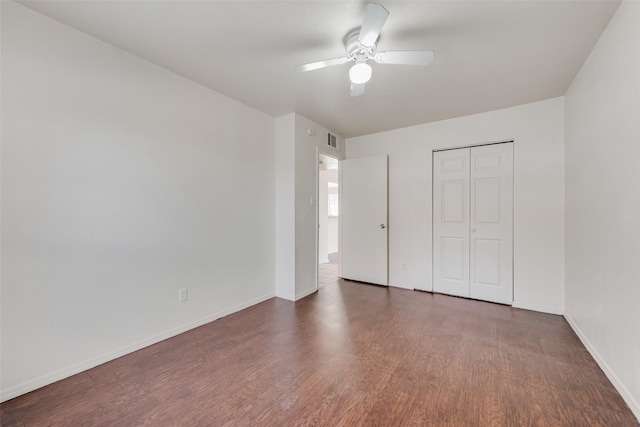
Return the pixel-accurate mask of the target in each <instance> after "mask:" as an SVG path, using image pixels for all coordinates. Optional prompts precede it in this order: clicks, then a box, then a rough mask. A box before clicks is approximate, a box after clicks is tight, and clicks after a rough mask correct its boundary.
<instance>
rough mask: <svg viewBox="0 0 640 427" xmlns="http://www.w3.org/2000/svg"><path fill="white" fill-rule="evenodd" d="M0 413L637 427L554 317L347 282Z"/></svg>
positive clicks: (201, 332) (249, 314)
mask: <svg viewBox="0 0 640 427" xmlns="http://www.w3.org/2000/svg"><path fill="white" fill-rule="evenodd" d="M0 409H1V411H2V425H6V426H9V425H25V426H45V425H55V426H58V425H70V426H83V425H86V426H113V425H117V426H133V425H151V426H187V425H188V426H191V425H203V426H298V425H313V426H429V425H433V426H616V427H619V426H632V425H637V422H636V420H635V418H634V416H633V414H632V413H631V411H630V410H629V409H628V408H627V407H626V405H625V403H624V401H623V400H622V398H621V397H620V395H619V394H618V393H617V392H616V390H615V389H614V388H613V386H612V385H611V384H610V382H609V381H608V380H607V379H606V377H605V376H604V374H603V373H602V371H601V370H600V369H599V368H598V366H597V365H596V363H595V362H594V360H593V359H592V358H591V357H590V355H589V354H588V352H587V351H586V350H585V348H584V347H583V346H582V344H581V343H580V341H579V340H578V338H577V337H576V335H575V334H574V333H573V332H572V330H571V329H570V327H569V325H568V324H567V323H566V321H565V320H564V319H563V318H562V317H560V316H553V315H546V314H540V313H534V312H530V311H525V310H518V309H512V308H510V307H505V306H501V305H496V304H490V303H483V302H478V301H471V300H464V299H459V298H453V297H447V296H442V295H432V294H428V293H421V292H413V291H407V290H401V289H393V288H389V289H387V288H383V287H376V286H370V285H364V284H357V283H353V282H347V281H337V282H334V283H333V284H328V285H326V286H325V287H323V288H322V289H321V290H320V291H319V292H318V293H316V294H314V295H312V296H310V297H307V298H305V299H303V300H301V301H298V302H296V303H292V302H289V301H284V300H280V299H272V300H269V301H267V302H264V303H262V304H259V305H256V306H254V307H251V308H249V309H247V310H244V311H242V312H240V313H236V314H233V315H231V316H228V317H225V318H223V319H220V320H217V321H215V322H213V323H210V324H208V325H205V326H202V327H200V328H197V329H195V330H192V331H190V332H187V333H185V334H182V335H180V336H177V337H175V338H172V339H169V340H166V341H163V342H161V343H159V344H156V345H154V346H151V347H148V348H146V349H143V350H141V351H138V352H136V353H133V354H131V355H128V356H125V357H122V358H120V359H117V360H114V361H112V362H109V363H107V364H104V365H101V366H99V367H96V368H94V369H91V370H89V371H86V372H84V373H81V374H78V375H75V376H73V377H71V378H68V379H66V380H63V381H60V382H58V383H55V384H52V385H50V386H48V387H45V388H42V389H40V390H37V391H35V392H32V393H29V394H27V395H24V396H21V397H18V398H16V399H13V400H11V401H8V402H5V403H4V404H2V405H1V406H0Z"/></svg>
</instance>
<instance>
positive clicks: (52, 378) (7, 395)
mask: <svg viewBox="0 0 640 427" xmlns="http://www.w3.org/2000/svg"><path fill="white" fill-rule="evenodd" d="M274 296H275V294H274V293H269V294H267V295H264V296H262V297H259V298H255V299H253V300H250V301H247V302H244V303H242V304H238V305H236V306H234V307H231V308H228V309H226V310H221V311H219V312H217V313H213V314H211V315H209V316H206V317H204V318H202V319H198V320H196V321H194V322H190V323H187V324H185V325H182V326H179V327H177V328H173V329H170V330H168V331H166V332H162V333H160V334H157V335H154V336H152V337H149V338H147V339H144V340H141V341H138V342H136V343H133V344H131V345H127V346H125V347H122V348H119V349H117V350H114V351H110V352H108V353H105V354H102V355H100V356H97V357H93V358H91V359H88V360H85V361H83V362H80V363H76V364H74V365H72V366H69V367H67V368H64V369H60V370H58V371H55V372H52V373H50V374H46V375H43V376H41V377H38V378H34V379H32V380H29V381H25V382H24V383H22V384H18V385H16V386H14V387H11V388H9V389H7V390H2V391H0V402H4V401H7V400H9V399H13V398H14V397H18V396H20V395H22V394H25V393H29V392H30V391H33V390H37V389H39V388H41V387H44V386H46V385H49V384H52V383H54V382H56V381H60V380H62V379H65V378H68V377H70V376H72V375H76V374H79V373H80V372H84V371H86V370H88V369H91V368H94V367H96V366H98V365H102V364H103V363H106V362H109V361H111V360H114V359H117V358H118V357H122V356H125V355H127V354H130V353H133V352H134V351H138V350H141V349H143V348H145V347H148V346H150V345H153V344H156V343H159V342H160V341H164V340H166V339H167V338H171V337H174V336H176V335H180V334H181V333H184V332H186V331H188V330H191V329H194V328H197V327H199V326H202V325H205V324H207V323H210V322H213V321H214V320H217V319H220V318H221V317H225V316H228V315H230V314H233V313H236V312H238V311H240V310H244V309H245V308H248V307H251V306H252V305H256V304H259V303H261V302H264V301H266V300H268V299H271V298H273V297H274Z"/></svg>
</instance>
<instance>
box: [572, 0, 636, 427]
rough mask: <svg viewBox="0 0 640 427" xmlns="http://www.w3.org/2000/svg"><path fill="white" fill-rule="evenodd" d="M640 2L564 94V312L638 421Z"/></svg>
mask: <svg viewBox="0 0 640 427" xmlns="http://www.w3.org/2000/svg"><path fill="white" fill-rule="evenodd" d="M639 22H640V3H637V2H624V3H622V4H621V6H620V8H619V9H618V11H617V12H616V14H615V15H614V16H613V18H612V19H611V21H610V23H609V26H608V27H607V29H606V30H605V32H604V33H603V34H602V36H601V38H600V40H599V41H598V43H597V44H596V46H595V47H594V49H593V51H592V52H591V55H590V56H589V58H588V60H587V61H586V62H585V64H584V65H583V67H582V69H581V70H580V72H579V73H578V75H577V77H576V79H575V80H574V82H573V83H572V85H571V87H570V88H569V90H568V92H567V94H566V110H565V116H566V313H565V316H566V317H567V319H568V320H569V321H570V323H571V324H572V326H573V327H574V329H575V330H576V332H577V333H578V335H579V336H580V338H581V339H582V340H583V342H584V343H585V345H586V346H587V348H588V349H589V350H590V351H591V353H592V354H593V356H594V358H595V359H596V360H597V361H598V362H599V364H600V366H601V367H602V368H603V370H604V371H605V372H606V373H607V375H608V376H609V378H610V379H611V380H612V382H613V383H614V384H615V385H616V387H617V388H618V390H619V391H620V393H621V394H622V396H623V397H624V398H625V400H626V401H627V403H628V404H629V406H630V407H631V409H632V410H633V411H634V413H635V415H636V417H638V418H639V419H640V222H639V221H640V120H639V119H640V26H639V25H638V23H639Z"/></svg>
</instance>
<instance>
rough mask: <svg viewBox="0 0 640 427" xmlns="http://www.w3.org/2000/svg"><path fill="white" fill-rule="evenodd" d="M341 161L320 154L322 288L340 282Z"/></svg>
mask: <svg viewBox="0 0 640 427" xmlns="http://www.w3.org/2000/svg"><path fill="white" fill-rule="evenodd" d="M339 167H340V166H339V162H338V159H336V158H334V157H331V156H327V155H326V154H322V153H319V154H318V288H321V287H323V286H325V285H327V284H329V283H332V282H335V281H336V280H338V276H339V273H338V258H339V254H338V250H339V241H338V240H339V237H338V236H339V232H338V223H339V212H340V209H339V206H338V201H339V200H340V196H339V194H340V188H339V185H338V174H339Z"/></svg>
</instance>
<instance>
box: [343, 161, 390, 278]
mask: <svg viewBox="0 0 640 427" xmlns="http://www.w3.org/2000/svg"><path fill="white" fill-rule="evenodd" d="M341 166H342V184H341V185H342V188H341V191H342V208H341V212H340V215H341V217H342V277H343V278H345V279H351V280H358V281H361V282H368V283H375V284H378V285H386V284H387V274H388V273H387V268H388V258H387V236H388V234H387V156H386V155H382V156H373V157H361V158H357V159H349V160H344V161H343V162H342V165H341Z"/></svg>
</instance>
